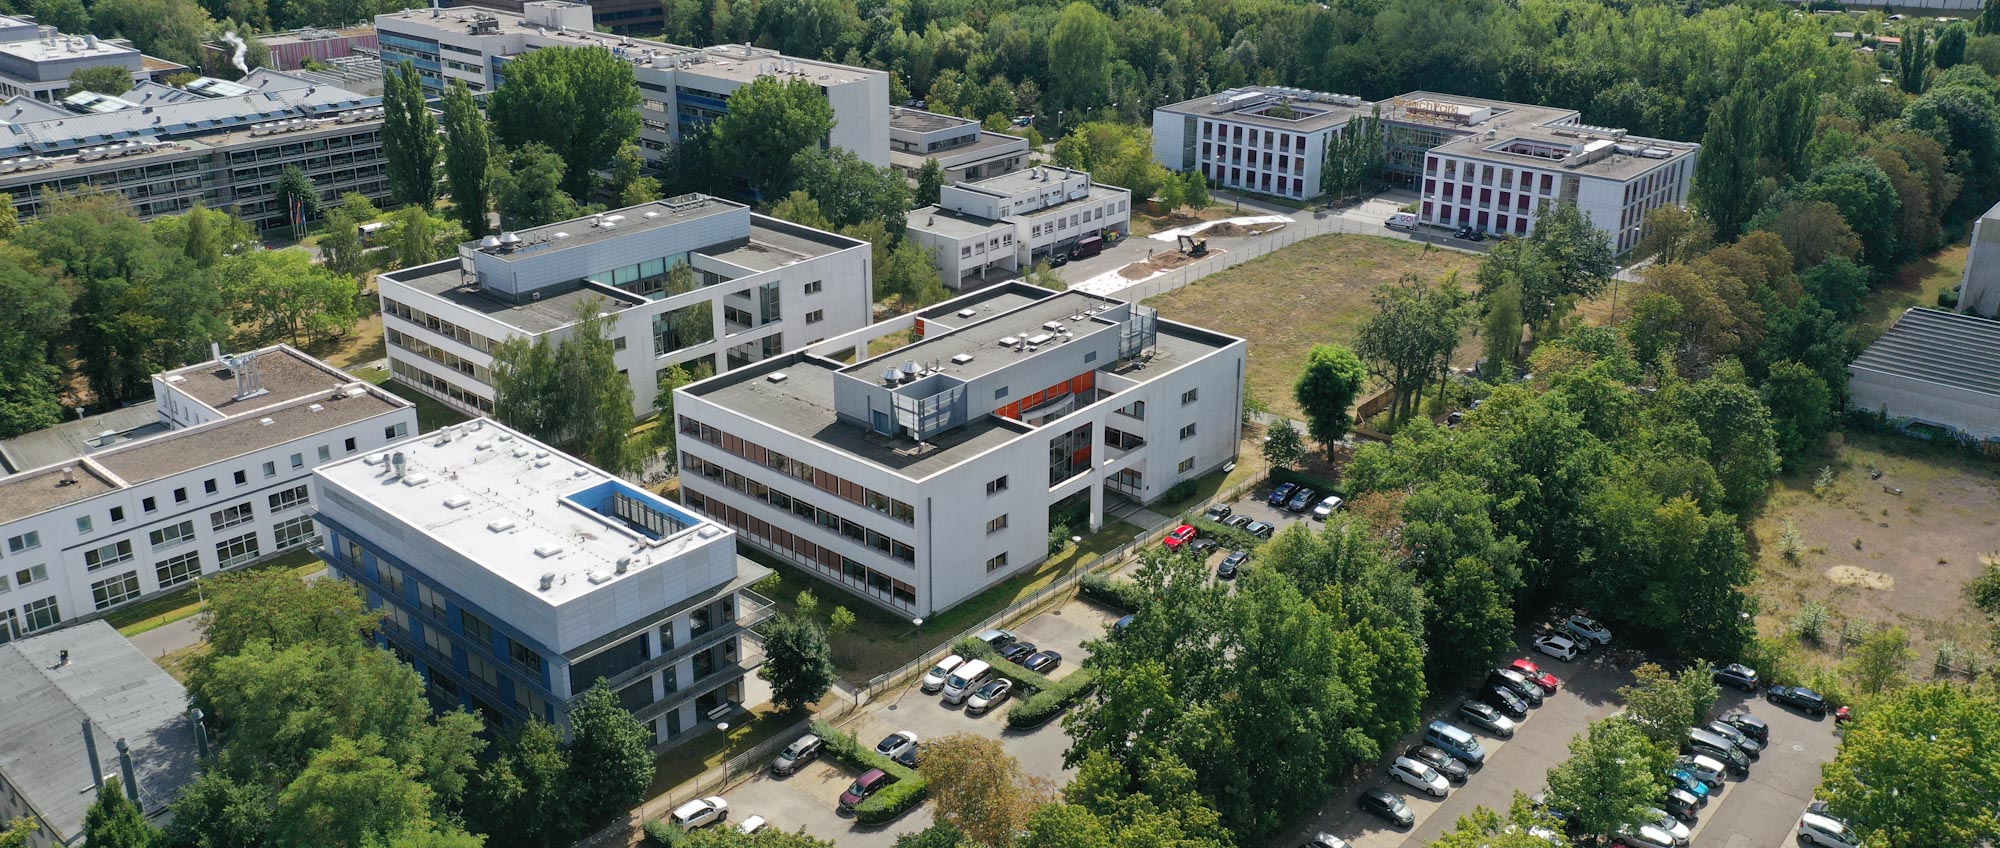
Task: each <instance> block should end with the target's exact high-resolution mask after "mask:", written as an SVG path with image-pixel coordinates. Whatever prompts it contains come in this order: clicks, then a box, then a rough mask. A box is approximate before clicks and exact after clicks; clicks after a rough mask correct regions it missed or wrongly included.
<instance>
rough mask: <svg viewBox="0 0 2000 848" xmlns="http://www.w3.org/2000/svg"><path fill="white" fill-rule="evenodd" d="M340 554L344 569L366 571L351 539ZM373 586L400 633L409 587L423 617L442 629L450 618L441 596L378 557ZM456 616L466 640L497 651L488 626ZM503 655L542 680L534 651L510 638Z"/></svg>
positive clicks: (357, 546) (404, 623)
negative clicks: (388, 601) (386, 599)
mask: <svg viewBox="0 0 2000 848" xmlns="http://www.w3.org/2000/svg"><path fill="white" fill-rule="evenodd" d="M341 553H342V554H344V555H345V558H346V560H347V563H348V565H349V566H351V567H353V568H354V570H356V571H365V570H366V567H365V563H366V562H367V555H366V550H365V549H364V548H362V547H361V544H360V543H359V542H356V541H354V540H353V539H346V540H344V543H343V544H342V545H341ZM375 582H376V584H378V585H379V586H381V588H382V592H383V594H384V595H386V596H388V597H390V598H392V599H394V600H395V601H396V603H393V604H390V605H389V607H390V614H391V616H392V617H393V616H396V615H403V616H405V618H402V619H400V620H399V623H400V624H401V625H402V626H403V629H404V630H409V629H410V628H409V620H408V618H407V615H408V613H407V612H406V611H405V609H404V608H405V606H406V605H407V604H408V603H409V596H410V592H409V589H410V588H411V587H412V586H414V587H415V588H416V590H417V596H418V601H419V605H420V607H421V608H422V609H423V611H424V612H425V613H426V614H428V615H430V616H432V617H433V618H434V619H436V621H437V623H438V624H439V625H441V626H442V625H443V624H444V623H445V622H446V621H448V620H449V618H450V616H449V615H448V613H447V609H448V606H447V604H446V602H445V598H444V595H443V594H442V593H440V592H438V591H437V590H436V589H434V588H432V587H430V586H428V585H426V584H425V583H424V582H423V581H421V580H416V579H413V578H411V577H410V576H409V574H407V573H406V572H404V571H403V569H402V568H400V567H398V566H397V565H396V564H394V563H392V562H389V561H388V560H385V559H382V558H380V557H377V558H376V559H375ZM459 616H460V620H459V626H460V629H461V630H462V631H463V632H465V634H466V635H467V637H468V638H472V639H482V640H484V643H485V645H486V649H487V650H488V651H489V652H490V651H495V650H497V647H498V646H497V645H495V644H494V642H493V640H492V634H493V627H492V625H490V624H487V623H486V622H485V621H484V620H482V619H480V618H479V617H478V616H476V615H473V614H472V613H469V612H467V611H465V610H463V609H461V610H459ZM427 629H428V628H427ZM507 653H508V659H509V660H510V661H511V662H512V663H513V664H514V667H515V668H518V669H520V670H522V671H524V672H527V673H529V674H532V675H534V677H535V679H536V680H541V679H542V655H541V654H540V653H539V652H537V651H536V650H535V649H533V648H530V647H528V646H526V645H523V644H521V643H520V642H517V641H515V640H514V638H513V637H511V636H510V637H508V638H507Z"/></svg>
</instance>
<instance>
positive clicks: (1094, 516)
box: [1090, 480, 1104, 533]
mask: <svg viewBox="0 0 2000 848" xmlns="http://www.w3.org/2000/svg"><path fill="white" fill-rule="evenodd" d="M1103 527H1104V481H1102V480H1099V481H1096V482H1093V483H1091V484H1090V532H1092V533H1095V532H1097V531H1098V530H1101V529H1103Z"/></svg>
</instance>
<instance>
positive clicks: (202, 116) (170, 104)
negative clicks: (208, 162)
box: [0, 71, 382, 156]
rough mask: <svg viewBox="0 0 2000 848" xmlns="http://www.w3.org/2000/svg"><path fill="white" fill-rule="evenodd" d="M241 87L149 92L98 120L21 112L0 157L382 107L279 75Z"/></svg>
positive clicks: (4, 131) (1, 143) (3, 126)
mask: <svg viewBox="0 0 2000 848" xmlns="http://www.w3.org/2000/svg"><path fill="white" fill-rule="evenodd" d="M244 82H245V83H247V85H245V86H242V87H243V88H245V89H247V93H244V94H241V95H235V96H229V97H191V98H189V99H185V100H176V101H168V100H167V99H166V98H165V97H162V96H161V95H160V93H159V92H150V91H149V92H148V93H147V95H148V96H149V98H150V99H154V100H157V101H159V102H157V103H154V104H152V105H146V104H137V105H136V108H123V109H118V110H116V111H112V112H103V113H97V114H88V115H77V114H71V113H64V114H62V115H60V116H56V115H49V114H47V113H46V112H42V111H29V110H21V111H19V112H18V114H17V115H16V116H15V117H16V119H15V120H11V121H7V122H5V123H0V156H22V155H32V154H52V153H62V152H66V151H70V150H75V149H77V148H80V147H86V146H90V145H101V144H108V143H112V142H119V141H126V140H131V139H140V138H164V137H176V136H186V135H201V134H209V133H216V132H224V131H228V130H232V129H239V128H243V127H248V126H250V125H252V124H259V123H264V122H266V121H278V120H286V119H303V118H310V117H315V116H320V115H329V114H333V113H336V112H344V111H348V110H352V109H361V108H366V107H372V106H376V105H379V104H380V103H381V102H382V99H381V98H380V97H372V96H369V95H364V94H361V93H358V92H354V91H349V90H347V89H344V88H340V87H338V86H331V85H320V84H315V83H314V82H313V81H311V80H307V79H303V78H300V77H296V76H292V75H290V74H284V73H280V72H277V71H259V72H257V73H253V74H251V75H250V76H248V77H245V78H244ZM232 90H233V89H232ZM0 114H4V113H0Z"/></svg>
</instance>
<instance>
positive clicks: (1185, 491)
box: [1160, 480, 1196, 503]
mask: <svg viewBox="0 0 2000 848" xmlns="http://www.w3.org/2000/svg"><path fill="white" fill-rule="evenodd" d="M1195 485H1196V484H1195V481H1193V480H1182V481H1180V482H1179V483H1175V484H1173V485H1172V486H1168V487H1167V492H1166V494H1164V495H1161V496H1160V500H1163V501H1166V502H1168V503H1180V502H1181V501H1184V500H1187V499H1188V498H1192V497H1194V493H1195Z"/></svg>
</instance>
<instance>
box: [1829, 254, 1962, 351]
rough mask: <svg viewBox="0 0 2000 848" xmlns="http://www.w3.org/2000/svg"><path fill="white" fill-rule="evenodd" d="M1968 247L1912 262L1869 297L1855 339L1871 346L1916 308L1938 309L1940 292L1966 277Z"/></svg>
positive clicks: (1858, 320)
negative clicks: (1904, 313)
mask: <svg viewBox="0 0 2000 848" xmlns="http://www.w3.org/2000/svg"><path fill="white" fill-rule="evenodd" d="M1970 250H1971V248H1970V247H1969V246H1968V245H1965V244H1959V245H1954V246H1952V247H1948V248H1945V249H1944V250H1940V251H1938V252H1936V253H1933V254H1931V255H1929V256H1926V257H1924V258H1922V259H1918V260H1916V261H1914V262H1910V263H1909V264H1906V265H1904V266H1903V267H1902V269H1901V270H1899V271H1897V272H1896V276H1894V277H1891V278H1889V279H1888V280H1887V281H1885V282H1883V283H1882V284H1881V285H1880V286H1877V287H1876V288H1875V290H1874V291H1873V292H1870V293H1869V295H1868V300H1867V301H1866V302H1865V303H1864V305H1863V306H1862V309H1861V317H1860V318H1859V319H1856V324H1857V326H1856V327H1855V330H1854V336H1855V340H1856V341H1858V342H1860V343H1861V344H1864V345H1865V344H1869V343H1871V342H1873V341H1875V340H1876V339H1879V338H1881V337H1882V334H1883V333H1886V332H1888V331H1889V326H1890V325H1891V324H1894V323H1896V319H1897V318H1898V317H1900V316H1901V315H1902V314H1903V312H1904V311H1905V310H1907V309H1909V308H1910V307H1913V306H1929V307H1933V308H1935V307H1937V305H1938V293H1939V292H1942V291H1945V290H1947V289H1949V288H1951V287H1952V286H1956V285H1958V283H1959V281H1960V280H1961V279H1963V278H1964V276H1965V257H1966V254H1967V253H1968V252H1970Z"/></svg>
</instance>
